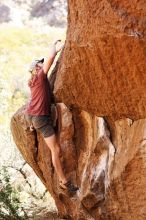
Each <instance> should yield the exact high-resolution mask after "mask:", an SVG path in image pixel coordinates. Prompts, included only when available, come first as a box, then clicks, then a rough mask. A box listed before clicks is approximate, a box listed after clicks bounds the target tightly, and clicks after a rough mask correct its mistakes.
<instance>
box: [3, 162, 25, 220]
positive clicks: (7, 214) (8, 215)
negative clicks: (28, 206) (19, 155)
mask: <svg viewBox="0 0 146 220" xmlns="http://www.w3.org/2000/svg"><path fill="white" fill-rule="evenodd" d="M20 213H21V215H20ZM0 218H2V219H6V220H10V219H11V220H23V219H27V218H28V217H27V215H26V213H25V211H24V210H23V207H22V206H21V202H20V200H19V192H18V191H17V190H16V189H14V188H13V187H12V186H11V184H10V175H9V173H8V170H7V168H6V167H5V166H3V167H2V168H1V169H0Z"/></svg>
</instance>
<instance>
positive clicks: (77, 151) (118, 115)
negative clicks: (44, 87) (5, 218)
mask: <svg viewBox="0 0 146 220" xmlns="http://www.w3.org/2000/svg"><path fill="white" fill-rule="evenodd" d="M144 12H145V5H144V1H142V0H141V1H133V2H132V3H130V2H129V1H125V0H122V1H118V0H109V1H105V0H103V1H93V0H91V1H81V0H80V1H74V0H73V1H69V15H68V30H67V39H66V44H65V48H64V50H63V53H62V56H61V59H60V61H59V63H58V64H57V68H58V71H57V72H55V71H53V73H52V74H53V75H52V76H51V78H50V81H51V83H53V82H54V79H55V76H56V77H57V78H56V80H55V87H54V93H55V96H56V99H57V100H58V101H60V102H62V103H60V104H57V106H58V112H59V116H60V123H59V125H60V126H59V132H58V133H57V137H58V140H59V142H60V146H61V149H62V154H63V157H62V165H63V169H64V171H65V174H66V175H67V177H71V178H72V181H73V182H74V183H75V184H77V185H78V186H79V187H80V190H79V191H78V193H77V194H76V195H75V196H74V197H72V198H71V197H70V195H69V194H67V193H65V192H62V191H60V190H59V188H58V178H57V176H56V172H55V171H54V169H53V166H52V163H51V155H50V151H49V149H48V147H47V146H46V144H45V142H44V140H43V138H42V136H41V134H40V133H36V132H35V131H34V132H30V131H29V129H28V124H27V123H26V121H25V118H24V115H23V110H24V108H25V106H23V107H22V108H21V109H19V110H18V111H17V112H16V113H15V114H14V116H13V117H12V120H11V130H12V134H13V137H14V140H15V142H16V145H17V146H18V148H19V150H20V151H21V153H22V155H23V156H24V158H25V159H26V161H27V162H28V163H29V164H30V165H31V166H32V168H33V169H34V171H35V172H36V174H37V175H38V176H39V177H40V179H41V180H42V182H43V183H44V184H45V186H46V188H47V189H48V190H49V192H50V193H51V195H52V196H53V198H54V199H55V202H56V205H57V208H58V211H59V214H60V216H62V217H63V216H64V217H66V218H68V219H73V220H119V219H121V220H144V219H145V218H146V205H145V201H146V190H145V185H146V107H145V106H146V96H145V90H144V89H145V85H146V78H145V77H144V74H145V72H144V70H145V69H146V68H145V63H146V62H145V61H146V60H145V56H144V52H145V50H144V49H145V41H146V35H145V18H144V16H145V14H144ZM56 73H57V74H56ZM52 87H53V85H52ZM64 103H65V104H64ZM101 116H103V117H101Z"/></svg>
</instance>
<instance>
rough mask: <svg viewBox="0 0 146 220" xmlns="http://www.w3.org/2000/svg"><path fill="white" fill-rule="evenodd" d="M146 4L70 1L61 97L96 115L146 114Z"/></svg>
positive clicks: (60, 76)
mask: <svg viewBox="0 0 146 220" xmlns="http://www.w3.org/2000/svg"><path fill="white" fill-rule="evenodd" d="M145 11H146V3H145V1H143V0H139V1H132V2H131V1H127V0H109V1H107V0H100V1H94V0H91V1H83V0H80V1H77V0H73V1H69V15H68V29H67V39H66V44H65V50H64V54H63V61H62V65H60V68H59V73H58V75H57V80H56V82H55V94H56V97H57V98H58V100H59V101H62V100H63V102H65V104H67V105H74V106H76V107H79V108H81V109H84V110H85V111H88V112H91V113H93V114H96V115H98V116H112V117H115V118H116V119H118V118H119V117H128V118H133V119H136V118H140V117H141V118H142V117H145V115H146V93H145V92H144V91H145V88H146V77H145V71H146V56H145V53H146V13H145Z"/></svg>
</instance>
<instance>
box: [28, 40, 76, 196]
mask: <svg viewBox="0 0 146 220" xmlns="http://www.w3.org/2000/svg"><path fill="white" fill-rule="evenodd" d="M63 46H64V44H63V43H62V42H61V40H57V41H55V42H54V43H53V44H51V46H50V48H49V54H48V58H47V59H46V60H45V61H44V58H42V59H38V60H35V61H33V62H32V63H31V65H30V69H29V72H30V73H31V77H30V79H29V81H28V86H29V88H30V91H31V99H30V102H29V103H28V105H27V107H26V109H25V112H24V113H25V117H26V119H27V121H28V122H29V123H31V124H32V126H33V127H34V128H35V129H36V130H38V131H40V132H41V133H42V135H43V137H44V140H45V142H46V144H47V146H48V147H49V149H50V151H51V156H52V163H53V166H54V168H55V170H56V173H57V175H58V178H59V182H60V188H62V189H66V190H68V191H69V192H71V193H75V192H76V191H77V190H78V187H76V186H74V185H73V184H72V183H71V181H70V180H67V178H66V177H65V174H64V172H63V169H62V165H61V160H60V145H59V143H58V142H57V138H56V134H55V131H54V128H53V124H52V118H51V87H50V83H49V80H48V78H47V74H48V71H49V69H50V67H51V65H52V63H53V61H54V59H55V56H56V54H57V53H58V52H59V51H61V49H62V48H63Z"/></svg>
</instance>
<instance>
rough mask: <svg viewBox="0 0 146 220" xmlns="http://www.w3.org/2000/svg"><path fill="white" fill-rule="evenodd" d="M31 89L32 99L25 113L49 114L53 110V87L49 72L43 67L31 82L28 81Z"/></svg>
mask: <svg viewBox="0 0 146 220" xmlns="http://www.w3.org/2000/svg"><path fill="white" fill-rule="evenodd" d="M28 86H29V87H30V91H31V99H30V102H29V103H28V105H27V107H26V109H25V114H29V115H49V114H50V112H51V93H52V92H51V87H50V83H49V80H48V78H47V74H45V73H44V71H43V69H41V70H40V71H38V72H37V74H36V75H35V76H33V79H32V81H31V83H28Z"/></svg>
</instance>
